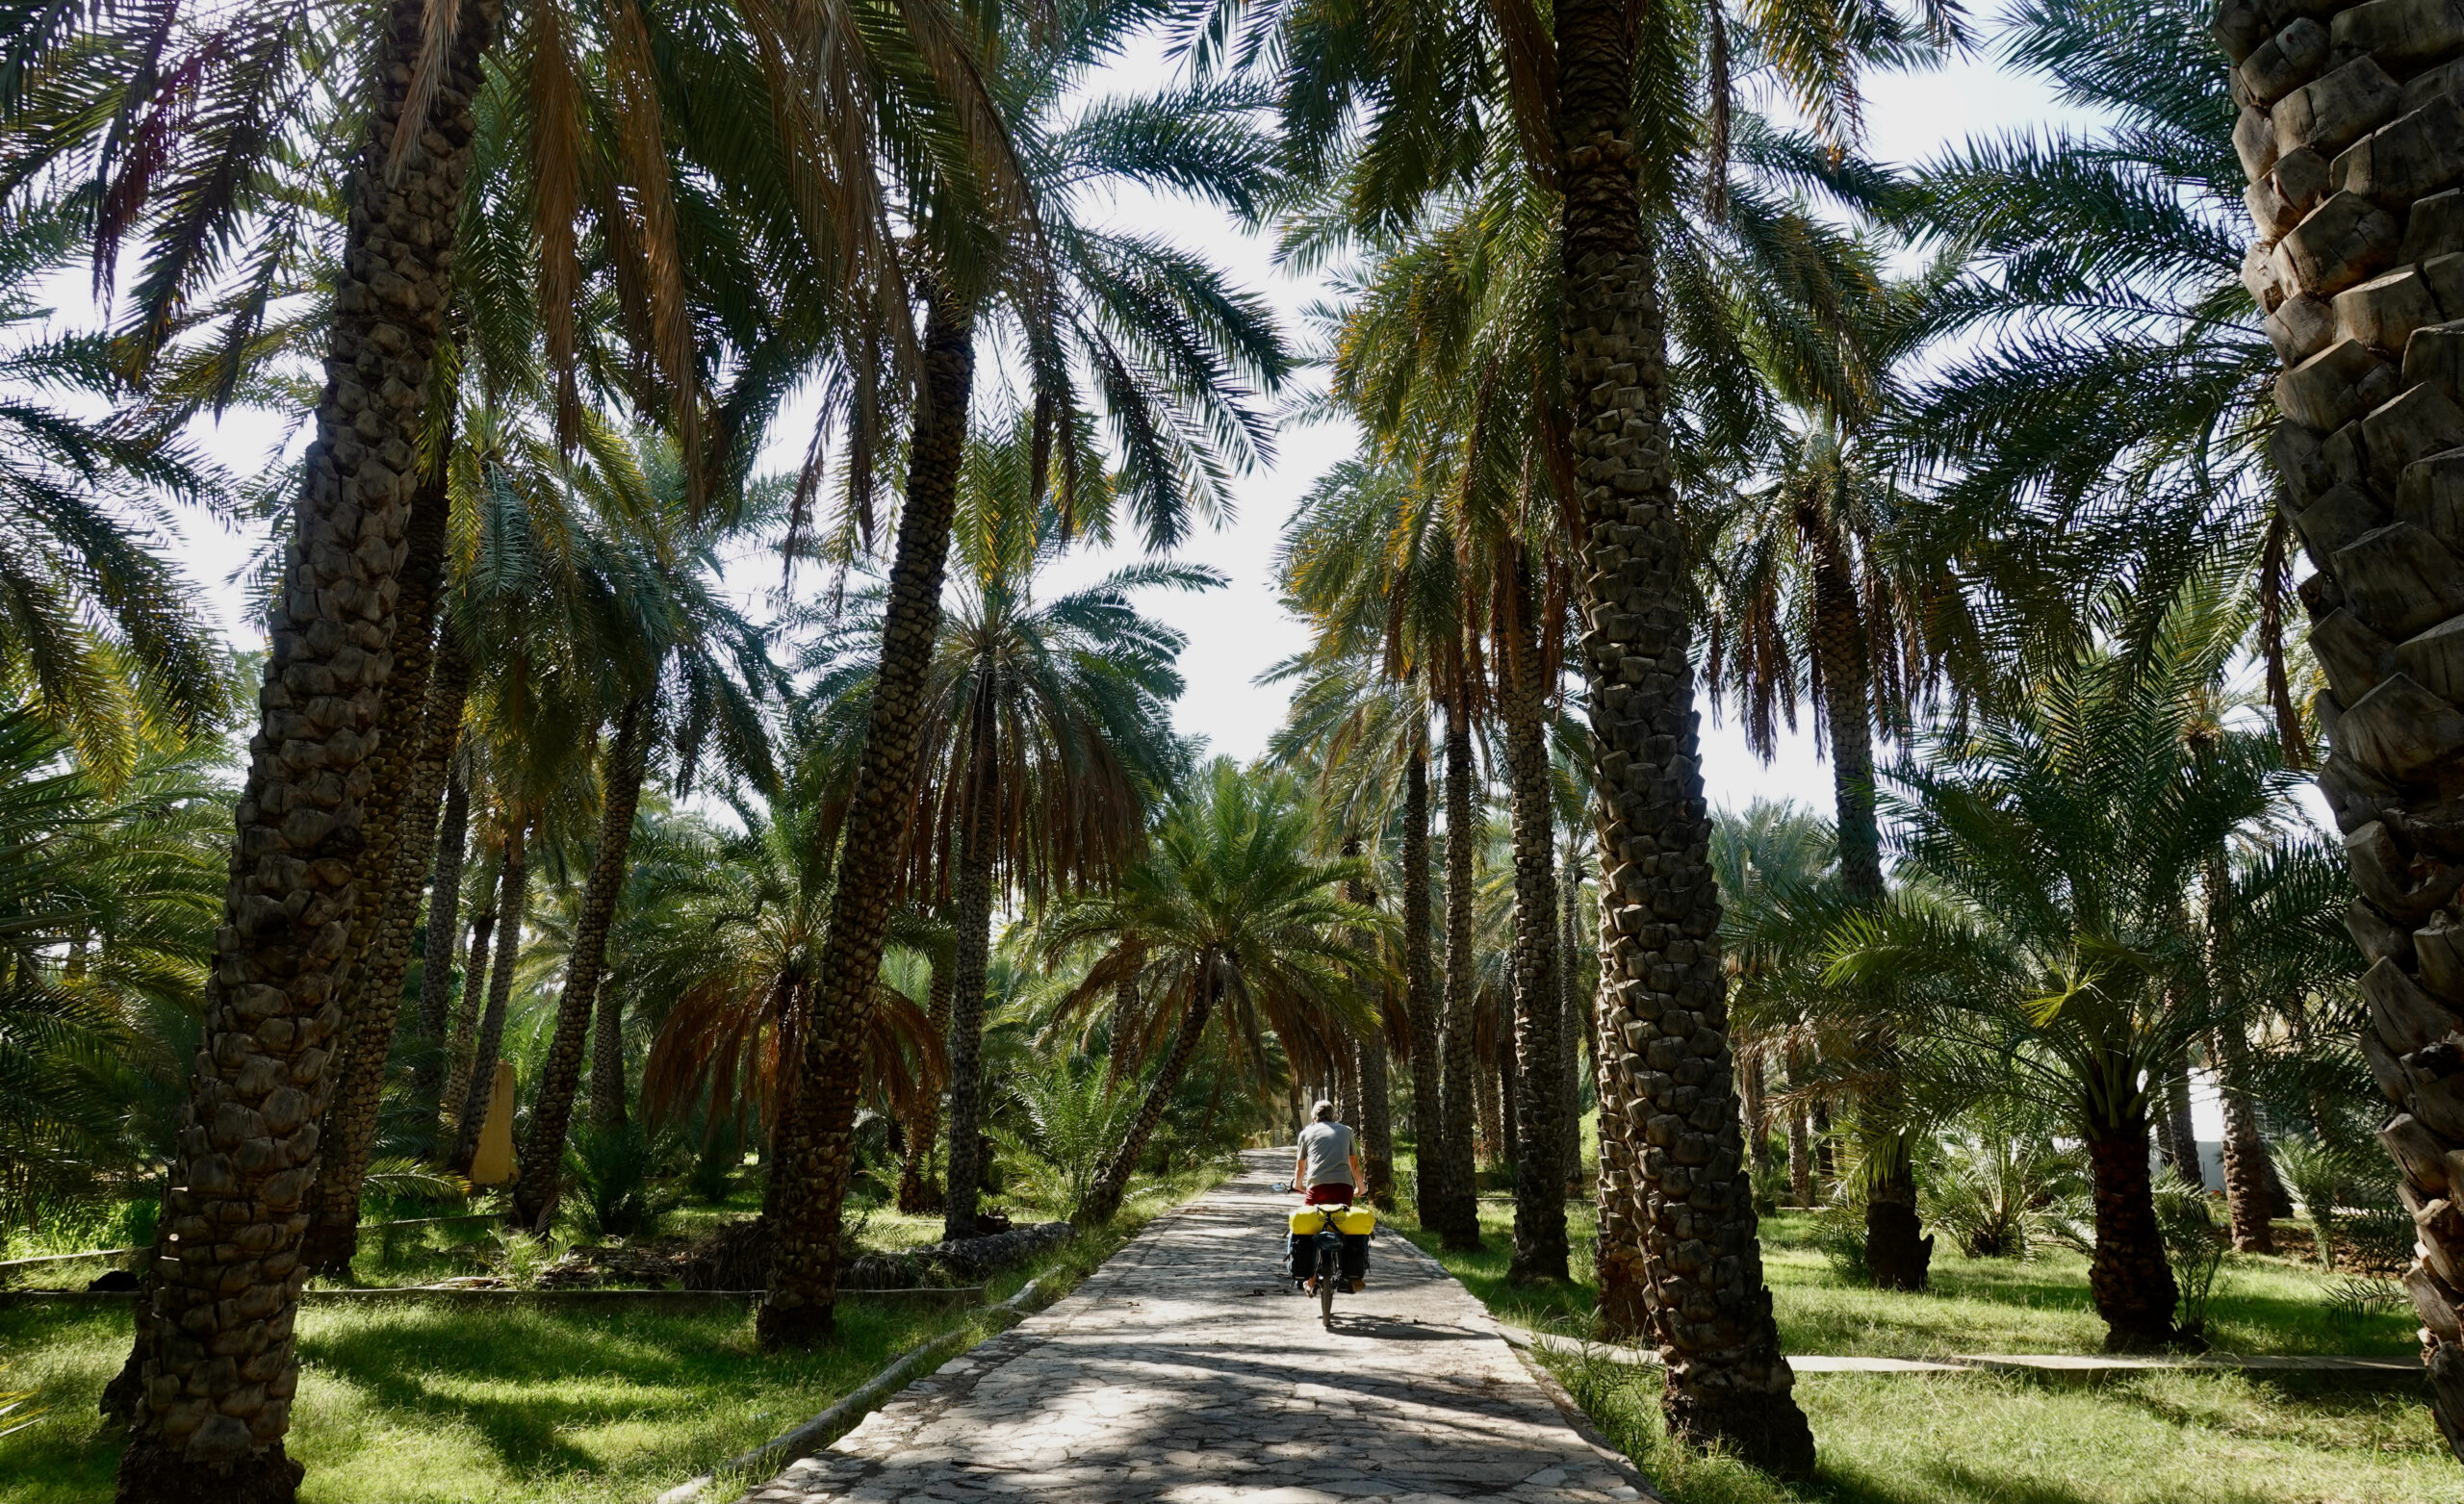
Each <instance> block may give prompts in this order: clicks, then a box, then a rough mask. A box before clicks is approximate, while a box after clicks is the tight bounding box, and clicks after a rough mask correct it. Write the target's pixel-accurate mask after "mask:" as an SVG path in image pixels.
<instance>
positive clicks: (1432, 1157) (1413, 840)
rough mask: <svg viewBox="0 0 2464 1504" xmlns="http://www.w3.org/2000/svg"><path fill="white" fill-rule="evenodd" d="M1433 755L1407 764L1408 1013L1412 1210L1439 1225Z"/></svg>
mask: <svg viewBox="0 0 2464 1504" xmlns="http://www.w3.org/2000/svg"><path fill="white" fill-rule="evenodd" d="M1429 900H1430V894H1429V860H1428V759H1427V758H1426V757H1425V756H1424V755H1422V753H1421V752H1420V750H1419V749H1418V748H1415V749H1413V751H1412V754H1411V756H1410V757H1409V758H1408V759H1407V760H1406V761H1405V763H1404V765H1403V1014H1404V1021H1405V1023H1406V1024H1407V1025H1408V1026H1409V1028H1410V1030H1411V1034H1412V1163H1413V1185H1412V1200H1413V1206H1412V1214H1413V1215H1415V1216H1417V1217H1419V1218H1420V1223H1421V1226H1423V1227H1431V1228H1433V1227H1436V1226H1438V1225H1439V1224H1440V1222H1441V1220H1442V1216H1443V1214H1442V1212H1441V1211H1439V1209H1440V1208H1441V1207H1443V1206H1444V1205H1445V1204H1446V1199H1447V1188H1446V1167H1445V1161H1444V1160H1443V1159H1442V1157H1441V1156H1439V1154H1438V1153H1437V1125H1438V1120H1439V1119H1440V1118H1442V1117H1444V1116H1445V1115H1446V1109H1445V1104H1444V1103H1443V1102H1442V1101H1441V1100H1440V1083H1439V1079H1438V1043H1437V1008H1438V1002H1437V978H1436V975H1435V968H1434V967H1433V966H1432V965H1431V959H1432V957H1431V956H1430V955H1429V920H1430V914H1429Z"/></svg>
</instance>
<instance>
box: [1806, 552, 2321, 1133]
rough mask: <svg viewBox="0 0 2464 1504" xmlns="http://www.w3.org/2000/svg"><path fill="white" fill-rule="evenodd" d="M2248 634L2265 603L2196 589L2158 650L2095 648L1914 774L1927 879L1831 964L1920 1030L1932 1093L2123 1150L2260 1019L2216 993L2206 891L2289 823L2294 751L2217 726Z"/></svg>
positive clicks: (1911, 813) (1910, 874) (1916, 1066)
mask: <svg viewBox="0 0 2464 1504" xmlns="http://www.w3.org/2000/svg"><path fill="white" fill-rule="evenodd" d="M2248 620H2249V610H2248V606H2247V601H2246V599H2244V598H2241V597H2237V596H2233V595H2230V594H2228V593H2226V592H2223V591H2221V590H2220V589H2218V588H2216V587H2214V586H2213V585H2211V586H2210V588H2208V589H2206V590H2204V591H2199V592H2193V593H2188V594H2186V595H2184V596H2183V597H2182V598H2181V599H2177V600H2176V602H2175V604H2174V606H2173V608H2172V609H2171V610H2170V611H2169V612H2168V613H2167V614H2166V616H2165V618H2164V620H2163V625H2162V629H2161V631H2160V633H2159V635H2158V638H2157V640H2156V642H2155V644H2154V645H2153V648H2152V650H2150V651H2148V652H2146V653H2144V654H2139V653H2131V652H2126V651H2119V650H2104V651H2099V652H2094V653H2092V654H2088V655H2085V656H2083V657H2082V658H2080V659H2079V660H2077V661H2076V662H2075V663H2074V664H2072V665H2071V666H2069V667H2068V668H2066V669H2065V670H2063V671H2061V672H2058V673H2055V674H2052V675H2049V676H2047V677H2046V678H2045V679H2043V680H2042V681H2040V682H2039V683H2037V684H2035V685H2033V686H2031V687H2030V690H2029V692H2028V693H2027V694H2025V695H2022V696H2015V697H2013V699H2012V700H2011V701H2009V702H2005V703H1998V704H1996V705H1994V706H1992V707H1991V708H1989V709H1988V710H1986V711H1984V712H1982V713H1981V714H1980V716H1979V719H1978V723H1977V725H1976V727H1975V728H1974V730H1973V732H1972V733H1971V734H1970V735H1967V736H1965V737H1963V738H1959V739H1953V738H1951V737H1948V736H1938V737H1936V738H1933V739H1931V740H1930V741H1929V742H1928V743H1927V745H1926V752H1927V753H1928V757H1927V761H1926V762H1925V764H1924V765H1922V766H1918V765H1913V764H1909V765H1903V766H1902V767H1901V768H1899V769H1898V770H1896V771H1895V772H1894V773H1893V774H1892V776H1891V777H1892V781H1893V782H1894V783H1895V784H1896V785H1897V791H1896V792H1895V793H1894V794H1893V795H1892V796H1891V797H1890V798H1889V799H1888V800H1887V801H1886V807H1887V808H1888V810H1889V811H1890V813H1891V815H1892V818H1893V820H1894V822H1895V823H1896V824H1897V826H1898V828H1899V831H1900V833H1899V836H1898V839H1897V842H1896V845H1897V849H1898V854H1899V858H1900V862H1901V864H1902V867H1903V870H1904V873H1905V875H1906V876H1907V878H1908V879H1909V882H1910V886H1909V888H1907V889H1906V890H1904V891H1903V892H1902V893H1901V894H1900V895H1899V896H1897V897H1896V898H1895V899H1894V900H1893V901H1892V902H1891V903H1889V904H1888V905H1885V906H1884V907H1883V908H1882V909H1881V910H1879V911H1877V912H1875V913H1873V914H1870V915H1861V916H1851V917H1849V918H1848V919H1846V920H1844V921H1843V922H1842V923H1841V924H1840V925H1839V926H1838V927H1837V928H1836V929H1835V931H1834V938H1833V941H1832V944H1831V947H1830V956H1829V962H1830V976H1831V980H1832V981H1834V982H1835V983H1837V984H1839V985H1838V987H1837V989H1835V992H1834V997H1835V1001H1837V1002H1838V1003H1839V1004H1840V1005H1841V1006H1844V1007H1850V1008H1861V1007H1871V1008H1873V1009H1876V1010H1878V1012H1880V1013H1882V1014H1886V1015H1887V1016H1888V1017H1890V1018H1892V1019H1895V1020H1897V1021H1898V1022H1899V1025H1900V1027H1901V1029H1902V1033H1903V1038H1904V1039H1906V1040H1907V1041H1908V1044H1907V1046H1906V1049H1907V1052H1908V1056H1909V1059H1908V1070H1909V1073H1910V1077H1911V1086H1912V1091H1914V1092H1916V1093H1919V1094H1923V1093H1925V1092H1928V1091H1937V1092H1947V1093H1949V1094H1951V1095H1954V1096H1962V1097H1966V1098H1969V1099H1971V1100H1972V1099H1973V1097H1974V1096H1977V1095H1992V1094H1998V1093H2017V1094H2023V1095H2027V1096H2030V1097H2032V1098H2033V1099H2034V1100H2037V1101H2040V1102H2042V1103H2046V1104H2048V1105H2053V1106H2057V1107H2059V1108H2060V1109H2063V1110H2065V1111H2066V1112H2068V1113H2069V1114H2071V1115H2072V1117H2073V1118H2074V1120H2075V1121H2076V1122H2077V1123H2078V1125H2079V1127H2080V1128H2081V1129H2082V1131H2084V1132H2086V1133H2088V1134H2090V1135H2091V1136H2103V1135H2106V1134H2111V1133H2113V1132H2115V1131H2117V1130H2123V1129H2126V1128H2128V1127H2129V1126H2131V1125H2134V1124H2140V1123H2143V1121H2144V1117H2145V1113H2146V1110H2147V1093H2148V1091H2149V1090H2150V1083H2153V1082H2161V1081H2162V1080H2164V1079H2165V1077H2166V1076H2167V1074H2168V1073H2169V1071H2172V1070H2174V1069H2176V1068H2177V1066H2178V1062H2179V1060H2180V1059H2181V1058H2182V1056H2183V1055H2184V1053H2185V1052H2186V1051H2187V1050H2189V1049H2190V1048H2192V1047H2193V1046H2194V1045H2195V1044H2196V1043H2197V1042H2198V1041H2199V1040H2201V1039H2202V1038H2203V1037H2204V1036H2206V1035H2207V1034H2208V1033H2209V1032H2211V1031H2212V1030H2214V1029H2216V1028H2218V1027H2220V1026H2234V1027H2238V1026H2239V1025H2240V1024H2241V1023H2242V1022H2243V1020H2242V1019H2241V1018H2239V1017H2227V1016H2225V1015H2224V1013H2223V1012H2222V1011H2221V1009H2222V1008H2223V1007H2225V1006H2226V1005H2225V1004H2224V1003H2223V1002H2222V1001H2221V1000H2220V995H2219V993H2218V992H2217V991H2216V990H2215V989H2212V988H2211V987H2209V986H2208V985H2207V982H2206V978H2205V972H2204V956H2203V952H2202V950H2201V947H2200V940H2199V936H2198V935H2197V934H2196V933H2195V932H2194V930H2192V928H2191V926H2190V924H2189V921H2188V917H2187V914H2188V898H2187V895H2189V894H2190V893H2191V892H2192V891H2193V890H2194V889H2195V887H2196V886H2197V884H2198V881H2199V879H2200V875H2201V873H2202V872H2203V870H2204V867H2205V864H2206V863H2207V862H2208V861H2209V860H2210V859H2211V857H2212V856H2213V855H2214V854H2215V853H2217V852H2219V851H2220V850H2222V849H2224V848H2225V846H2226V845H2227V843H2228V842H2232V841H2236V840H2258V839H2264V838H2265V837H2266V836H2267V835H2268V834H2269V832H2270V829H2271V827H2272V826H2274V825H2275V824H2277V823H2279V822H2281V821H2283V820H2285V819H2286V818H2287V816H2288V811H2289V800H2290V797H2291V794H2292V790H2293V786H2294V782H2295V779H2296V775H2294V774H2291V773H2289V772H2288V771H2286V770H2285V769H2284V767H2283V766H2282V764H2281V761H2280V760H2279V758H2278V756H2277V754H2276V752H2275V750H2274V746H2273V743H2272V740H2271V738H2269V737H2267V736H2264V735H2261V734H2258V733H2255V732H2252V731H2250V730H2248V729H2246V728H2241V727H2225V726H2220V725H2218V724H2217V720H2216V714H2215V712H2216V696H2215V689H2214V686H2215V685H2216V683H2217V681H2218V679H2219V677H2220V674H2221V673H2222V670H2223V668H2224V666H2225V665H2226V664H2227V663H2228V662H2230V661H2231V657H2232V653H2233V650H2234V648H2235V645H2236V643H2237V642H2238V640H2239V638H2240V635H2241V633H2242V632H2243V631H2244V630H2246V626H2247V625H2248ZM2245 1006H2246V1005H2245ZM1952 1105H1953V1106H1956V1105H1958V1104H1952Z"/></svg>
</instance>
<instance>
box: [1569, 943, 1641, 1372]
mask: <svg viewBox="0 0 2464 1504" xmlns="http://www.w3.org/2000/svg"><path fill="white" fill-rule="evenodd" d="M1606 912H1607V911H1606V910H1605V909H1603V910H1602V915H1603V919H1604V920H1605V916H1606ZM1602 954H1603V955H1604V956H1605V954H1606V937H1605V936H1603V937H1602ZM1601 975H1602V977H1603V979H1604V980H1605V978H1606V976H1607V972H1606V969H1605V967H1604V968H1603V969H1602V973H1601ZM1614 1007H1616V1000H1615V998H1614V997H1613V996H1612V995H1611V994H1610V993H1609V992H1608V990H1607V988H1606V987H1605V985H1603V986H1602V987H1601V988H1600V989H1598V992H1597V994H1596V996H1595V997H1594V999H1593V1002H1592V1007H1589V1008H1586V1009H1584V1011H1585V1012H1586V1013H1587V1014H1588V1015H1590V1017H1591V1020H1592V1030H1593V1034H1592V1052H1591V1065H1592V1084H1593V1088H1594V1090H1596V1091H1597V1092H1598V1094H1599V1100H1600V1104H1601V1107H1600V1164H1599V1167H1598V1170H1597V1173H1596V1174H1594V1176H1593V1177H1592V1201H1593V1211H1594V1218H1595V1220H1596V1221H1597V1223H1598V1224H1599V1227H1600V1235H1599V1241H1598V1244H1597V1248H1596V1251H1595V1253H1594V1254H1593V1260H1592V1262H1593V1264H1594V1266H1595V1267H1596V1268H1597V1269H1598V1270H1599V1274H1600V1303H1599V1309H1598V1313H1597V1315H1596V1317H1595V1320H1596V1323H1597V1325H1598V1327H1599V1335H1600V1336H1601V1337H1603V1338H1606V1339H1607V1340H1609V1341H1612V1342H1650V1341H1656V1340H1658V1329H1657V1326H1656V1324H1655V1322H1654V1321H1653V1319H1652V1309H1651V1280H1650V1277H1649V1273H1648V1271H1647V1270H1646V1268H1645V1267H1644V1263H1645V1257H1646V1256H1645V1253H1644V1249H1643V1218H1642V1211H1643V1208H1642V1201H1641V1199H1640V1198H1639V1197H1636V1196H1635V1195H1633V1194H1632V1193H1631V1192H1632V1189H1633V1183H1632V1179H1631V1169H1632V1166H1633V1163H1634V1146H1633V1144H1632V1142H1631V1141H1630V1138H1629V1136H1628V1134H1627V1132H1626V1118H1625V1115H1624V1113H1622V1112H1620V1111H1618V1110H1616V1107H1615V1105H1616V1104H1618V1103H1620V1102H1622V1101H1624V1098H1623V1097H1622V1096H1621V1095H1620V1093H1621V1092H1622V1090H1623V1083H1622V1082H1621V1081H1620V1079H1619V1078H1618V1077H1617V1076H1616V1075H1615V1074H1614V1065H1615V1062H1614V1060H1613V1059H1612V1058H1611V1052H1610V1050H1609V1049H1608V1047H1607V1044H1606V1041H1605V1040H1604V1038H1603V1037H1602V1035H1601V1033H1600V1032H1599V1031H1600V1028H1601V1025H1602V1024H1603V1023H1604V1022H1605V1021H1606V1015H1607V1014H1608V1013H1609V1012H1610V1011H1611V1010H1612V1009H1613V1008H1614ZM1621 1167H1623V1168H1622V1170H1621Z"/></svg>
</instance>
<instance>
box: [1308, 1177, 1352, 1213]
mask: <svg viewBox="0 0 2464 1504" xmlns="http://www.w3.org/2000/svg"><path fill="white" fill-rule="evenodd" d="M1357 1194H1358V1192H1356V1191H1354V1190H1353V1189H1352V1185H1351V1182H1349V1181H1339V1182H1337V1183H1336V1184H1334V1185H1312V1186H1310V1187H1309V1199H1308V1201H1307V1203H1306V1205H1309V1206H1313V1207H1333V1206H1340V1207H1347V1206H1350V1205H1351V1198H1352V1197H1353V1196H1354V1195H1357Z"/></svg>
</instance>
